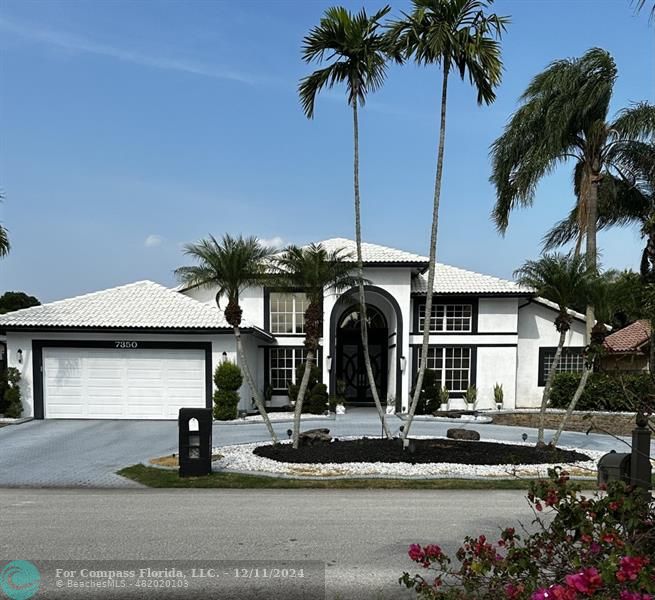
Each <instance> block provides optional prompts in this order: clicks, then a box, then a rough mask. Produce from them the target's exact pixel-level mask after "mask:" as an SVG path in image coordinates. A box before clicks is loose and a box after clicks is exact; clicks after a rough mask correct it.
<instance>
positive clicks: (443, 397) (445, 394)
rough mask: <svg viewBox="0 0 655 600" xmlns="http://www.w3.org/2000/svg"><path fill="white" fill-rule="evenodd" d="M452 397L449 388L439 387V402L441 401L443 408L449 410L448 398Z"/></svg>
mask: <svg viewBox="0 0 655 600" xmlns="http://www.w3.org/2000/svg"><path fill="white" fill-rule="evenodd" d="M449 397H450V392H449V391H448V388H446V387H442V388H439V402H440V403H441V410H444V411H445V410H448V398H449Z"/></svg>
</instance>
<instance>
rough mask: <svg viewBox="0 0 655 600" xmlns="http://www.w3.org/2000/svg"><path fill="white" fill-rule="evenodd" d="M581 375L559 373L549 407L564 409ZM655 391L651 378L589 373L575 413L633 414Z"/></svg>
mask: <svg viewBox="0 0 655 600" xmlns="http://www.w3.org/2000/svg"><path fill="white" fill-rule="evenodd" d="M580 377H581V375H580V374H579V373H558V374H557V375H555V378H554V381H553V387H552V389H551V392H550V406H551V407H553V408H566V407H567V406H568V405H569V402H571V398H573V394H575V390H576V389H577V387H578V383H579V381H580ZM654 391H655V389H654V386H653V381H652V380H651V378H650V375H648V374H647V373H644V374H643V375H642V374H641V373H640V374H626V375H617V374H610V373H592V374H591V375H590V376H589V379H588V381H587V385H586V386H585V390H584V392H583V393H582V396H581V397H580V400H579V401H578V405H577V407H576V408H577V410H604V411H616V412H619V411H626V412H635V411H636V410H637V409H638V408H639V407H640V405H643V404H644V402H647V400H648V398H649V395H651V394H653V392H654Z"/></svg>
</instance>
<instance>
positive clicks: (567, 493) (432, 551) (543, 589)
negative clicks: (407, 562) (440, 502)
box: [400, 468, 655, 600]
mask: <svg viewBox="0 0 655 600" xmlns="http://www.w3.org/2000/svg"><path fill="white" fill-rule="evenodd" d="M549 475H550V479H549V480H543V481H538V482H533V483H532V484H531V485H530V490H529V494H528V500H529V501H530V502H531V503H532V505H533V507H534V510H535V520H534V522H533V524H534V525H535V526H536V532H535V533H532V534H527V533H526V534H525V535H524V536H521V535H519V534H517V532H516V531H515V530H514V529H513V528H507V529H505V530H503V531H502V532H501V533H500V536H499V539H498V540H496V541H490V540H488V539H487V538H486V537H485V536H484V535H480V536H478V537H466V538H465V539H464V543H463V545H462V546H461V547H460V548H459V550H457V552H456V554H455V557H456V559H457V562H456V563H453V561H452V560H451V558H450V557H449V556H447V555H446V554H444V552H442V550H441V548H440V547H439V546H437V545H436V544H429V545H427V546H421V545H419V544H412V545H411V546H410V547H409V557H410V558H411V559H412V560H413V561H414V562H415V563H417V564H418V565H420V566H421V567H423V568H424V569H427V570H428V571H429V572H430V575H420V574H416V575H413V576H412V575H410V574H409V573H404V574H403V576H402V577H401V578H400V583H401V584H404V585H406V586H407V587H408V588H413V589H414V590H415V591H416V592H417V593H418V596H419V597H420V598H426V599H443V600H446V599H452V600H464V599H469V600H470V599H473V598H476V599H488V600H492V599H493V600H497V599H502V598H505V599H509V600H584V599H586V598H594V599H598V600H601V599H603V600H655V566H654V565H655V504H654V503H653V501H652V499H651V497H650V495H649V494H645V493H644V492H643V491H640V490H636V489H634V488H631V487H628V486H626V485H625V484H624V483H621V482H615V483H611V484H610V485H609V486H608V487H607V489H606V490H603V491H604V493H602V494H595V495H594V496H593V497H586V496H583V495H582V494H581V493H580V486H579V485H577V484H574V483H572V482H570V481H569V477H568V474H567V473H566V472H565V471H562V470H561V469H559V468H556V469H553V470H551V471H550V472H549ZM544 508H546V509H548V511H549V513H550V514H549V515H548V516H549V518H548V519H543V518H541V517H540V516H539V513H542V512H543V511H544ZM551 517H552V518H551Z"/></svg>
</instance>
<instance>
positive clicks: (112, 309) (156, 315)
mask: <svg viewBox="0 0 655 600" xmlns="http://www.w3.org/2000/svg"><path fill="white" fill-rule="evenodd" d="M24 327H43V328H143V329H217V330H218V329H231V328H230V326H229V325H228V324H227V322H226V321H225V317H224V316H223V313H222V312H221V311H219V310H218V308H217V307H215V306H209V305H207V304H203V303H201V302H198V301H197V300H194V299H193V298H190V297H189V296H185V295H184V294H180V293H178V292H175V291H173V290H170V289H168V288H166V287H164V286H163V285H159V284H158V283H155V282H153V281H137V282H135V283H130V284H127V285H122V286H119V287H115V288H110V289H108V290H102V291H100V292H93V293H91V294H84V295H83V296H76V297H74V298H69V299H67V300H59V301H57V302H50V303H48V304H43V305H41V306H33V307H31V308H24V309H22V310H17V311H15V312H10V313H6V314H4V315H0V329H15V328H18V329H20V328H24ZM243 327H244V328H248V327H249V325H248V324H247V323H243ZM258 331H259V330H258ZM261 333H262V334H263V333H264V332H263V331H262V332H261Z"/></svg>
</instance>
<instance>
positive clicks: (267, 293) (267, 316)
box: [264, 287, 307, 338]
mask: <svg viewBox="0 0 655 600" xmlns="http://www.w3.org/2000/svg"><path fill="white" fill-rule="evenodd" d="M306 292H307V290H306V289H305V288H301V287H294V288H282V287H265V288H264V331H266V332H267V333H270V334H271V335H272V336H275V337H276V338H304V337H305V334H304V333H273V332H272V331H271V294H272V293H279V294H298V293H306Z"/></svg>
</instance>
